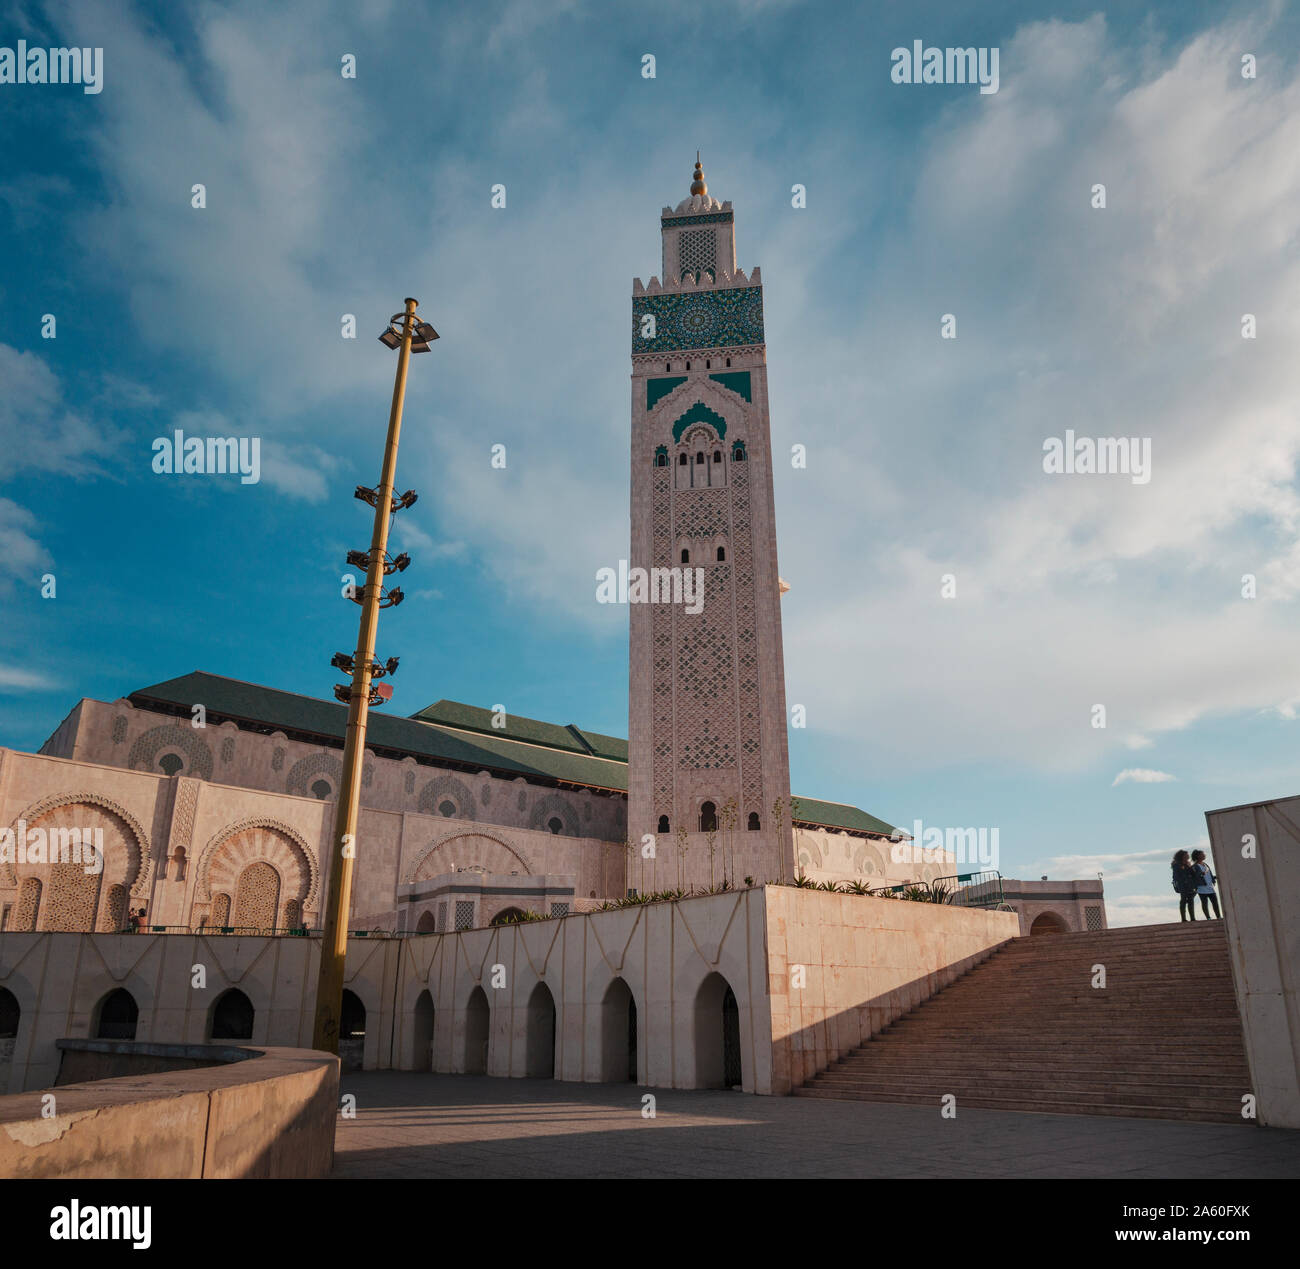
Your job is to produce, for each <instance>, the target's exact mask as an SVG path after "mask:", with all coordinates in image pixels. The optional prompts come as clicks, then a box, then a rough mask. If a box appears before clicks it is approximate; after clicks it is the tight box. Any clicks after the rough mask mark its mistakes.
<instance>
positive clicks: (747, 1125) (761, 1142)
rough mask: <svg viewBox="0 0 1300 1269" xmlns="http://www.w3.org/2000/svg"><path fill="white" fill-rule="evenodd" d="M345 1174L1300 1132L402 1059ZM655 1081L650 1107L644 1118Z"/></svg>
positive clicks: (1149, 1154)
mask: <svg viewBox="0 0 1300 1269" xmlns="http://www.w3.org/2000/svg"><path fill="white" fill-rule="evenodd" d="M343 1092H344V1093H345V1094H346V1093H353V1094H355V1096H356V1099H357V1113H356V1118H355V1119H346V1118H345V1119H340V1121H339V1130H338V1134H337V1138H336V1149H337V1158H336V1162H335V1167H334V1173H333V1175H335V1176H338V1177H405V1178H415V1177H628V1178H646V1177H698V1178H714V1177H745V1178H750V1177H754V1178H758V1177H963V1178H964V1177H1192V1178H1215V1177H1224V1178H1256V1177H1259V1178H1295V1177H1300V1132H1290V1131H1285V1130H1281V1129H1267V1128H1259V1127H1257V1126H1255V1125H1251V1124H1246V1123H1243V1124H1240V1125H1237V1124H1228V1125H1223V1124H1198V1123H1179V1122H1175V1121H1169V1120H1154V1119H1123V1118H1115V1117H1105V1116H1098V1117H1092V1116H1084V1115H1036V1114H1012V1113H1007V1112H1004V1111H992V1110H967V1111H960V1110H959V1113H958V1116H957V1118H956V1119H943V1118H941V1117H940V1114H939V1110H938V1108H937V1107H936V1108H935V1109H933V1110H930V1109H927V1108H921V1107H917V1106H890V1105H883V1104H878V1103H871V1102H849V1101H842V1102H841V1101H820V1100H814V1099H811V1098H795V1097H752V1096H749V1095H747V1094H744V1093H729V1092H701V1091H695V1090H691V1091H674V1090H672V1089H646V1088H641V1087H638V1086H635V1085H631V1084H628V1085H612V1084H566V1083H560V1082H558V1081H554V1080H513V1079H512V1080H504V1079H488V1078H483V1077H475V1076H459V1075H428V1074H417V1073H408V1072H398V1071H373V1072H360V1073H356V1074H353V1075H349V1076H346V1077H345V1078H344V1081H343ZM647 1093H649V1094H652V1095H653V1096H654V1098H655V1102H656V1112H657V1113H656V1118H654V1119H645V1118H643V1117H642V1113H641V1107H642V1100H641V1099H642V1098H643V1097H644V1096H645V1095H646V1094H647Z"/></svg>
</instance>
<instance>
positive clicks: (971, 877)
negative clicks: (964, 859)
mask: <svg viewBox="0 0 1300 1269" xmlns="http://www.w3.org/2000/svg"><path fill="white" fill-rule="evenodd" d="M943 882H951V883H952V885H951V886H950V889H951V890H952V894H951V896H950V897H949V899H948V902H949V903H952V904H956V905H957V906H958V907H963V908H998V907H1000V906H1001V905H1002V904H1003V903H1004V902H1005V895H1004V893H1003V890H1002V874H1001V873H1000V872H998V871H997V869H996V868H985V869H983V870H982V871H979V872H959V873H953V875H952V876H950V877H936V878H935V879H934V884H935V885H936V886H937V885H939V884H941V883H943Z"/></svg>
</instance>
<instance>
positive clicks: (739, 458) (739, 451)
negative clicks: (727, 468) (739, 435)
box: [731, 441, 745, 463]
mask: <svg viewBox="0 0 1300 1269" xmlns="http://www.w3.org/2000/svg"><path fill="white" fill-rule="evenodd" d="M731 461H732V462H733V463H743V462H744V461H745V447H744V446H743V445H742V444H741V443H740V442H739V441H737V442H736V443H735V444H734V445H733V446H732V447H731Z"/></svg>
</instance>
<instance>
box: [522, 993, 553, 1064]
mask: <svg viewBox="0 0 1300 1269" xmlns="http://www.w3.org/2000/svg"><path fill="white" fill-rule="evenodd" d="M524 1074H525V1075H526V1076H527V1077H528V1078H529V1079H533V1080H551V1079H554V1078H555V997H554V996H552V995H551V989H550V988H549V987H548V986H547V985H546V984H545V983H538V984H537V986H536V987H534V988H533V991H532V994H531V995H530V996H529V997H528V1034H527V1037H526V1039H525V1042H524Z"/></svg>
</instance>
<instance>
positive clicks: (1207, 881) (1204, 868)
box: [1192, 850, 1223, 921]
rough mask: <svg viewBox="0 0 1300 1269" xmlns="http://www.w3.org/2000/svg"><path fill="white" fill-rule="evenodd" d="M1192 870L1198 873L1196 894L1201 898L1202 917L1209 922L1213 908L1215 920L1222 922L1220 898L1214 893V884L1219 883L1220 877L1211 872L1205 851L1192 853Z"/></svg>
mask: <svg viewBox="0 0 1300 1269" xmlns="http://www.w3.org/2000/svg"><path fill="white" fill-rule="evenodd" d="M1192 868H1193V869H1194V870H1195V872H1196V879H1197V886H1196V893H1197V894H1198V895H1200V896H1201V915H1202V916H1204V917H1205V919H1206V920H1207V921H1209V920H1210V919H1211V917H1210V909H1211V908H1213V909H1214V918H1213V919H1215V920H1219V921H1221V920H1222V919H1223V917H1222V914H1221V913H1220V912H1219V896H1218V895H1217V894H1215V892H1214V883H1215V882H1216V881H1218V877H1216V876H1215V875H1214V873H1212V872H1211V871H1210V865H1209V863H1208V862H1207V861H1206V858H1205V852H1204V851H1203V850H1194V851H1192Z"/></svg>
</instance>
